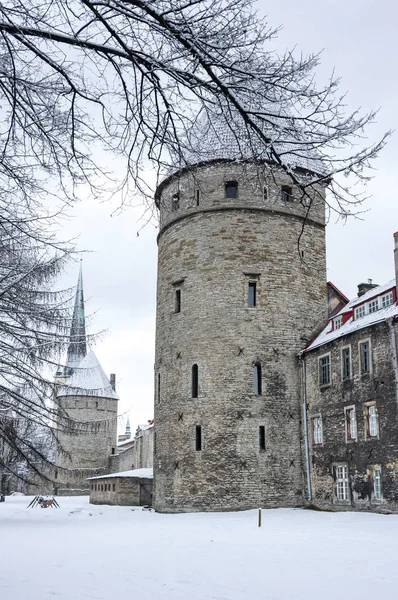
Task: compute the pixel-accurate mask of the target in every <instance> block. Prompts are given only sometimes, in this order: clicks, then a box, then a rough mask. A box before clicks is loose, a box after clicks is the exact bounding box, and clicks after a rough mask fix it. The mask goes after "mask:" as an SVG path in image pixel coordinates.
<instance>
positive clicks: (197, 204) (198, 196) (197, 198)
mask: <svg viewBox="0 0 398 600" xmlns="http://www.w3.org/2000/svg"><path fill="white" fill-rule="evenodd" d="M199 201H200V190H196V206H199Z"/></svg>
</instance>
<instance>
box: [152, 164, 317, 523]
mask: <svg viewBox="0 0 398 600" xmlns="http://www.w3.org/2000/svg"><path fill="white" fill-rule="evenodd" d="M278 177H279V176H278V175H277V174H273V175H272V178H270V179H269V184H268V188H267V197H266V198H264V194H263V189H262V182H259V180H258V172H257V170H254V171H253V172H251V171H250V168H249V167H247V166H246V167H243V166H242V165H222V164H221V165H210V166H209V165H208V166H207V167H203V168H200V169H198V172H197V173H195V177H193V176H192V173H191V172H188V173H185V174H182V175H181V177H179V178H178V185H179V187H180V195H179V203H180V204H179V208H178V210H173V209H170V210H169V207H170V201H173V196H174V194H175V193H176V192H175V191H174V190H175V185H176V179H174V180H171V181H170V182H169V183H168V184H167V185H165V186H164V187H163V188H162V190H161V197H160V198H159V205H160V220H161V230H160V234H159V240H158V243H159V258H158V289H157V329H156V359H155V423H156V441H155V453H154V468H155V508H156V509H157V510H159V511H171V512H173V511H184V510H186V511H188V510H227V509H232V510H234V509H246V508H253V507H256V506H297V505H300V504H301V503H302V502H303V465H302V458H301V433H300V390H299V376H298V366H297V353H298V352H299V351H300V350H301V349H303V348H304V347H305V345H306V343H307V342H308V341H309V339H310V338H311V336H312V335H313V333H314V331H315V328H316V327H317V326H319V322H320V321H322V320H323V319H324V318H325V317H326V311H327V294H326V266H325V232H324V204H323V200H322V201H321V200H319V199H318V198H317V201H316V202H315V203H314V208H313V211H312V212H311V211H310V212H311V218H308V217H307V220H306V221H305V226H303V225H304V212H305V207H304V206H303V205H301V204H300V203H299V200H298V199H297V197H295V198H293V199H292V200H291V201H289V202H283V201H282V199H281V194H280V190H281V186H282V185H283V184H284V183H285V178H284V177H280V178H279V179H278ZM232 180H235V181H237V182H238V197H237V198H235V199H230V198H225V182H226V181H232ZM195 185H196V186H197V187H198V188H199V190H200V194H199V205H196V204H195V206H192V203H193V200H192V198H195V195H194V194H193V193H192V192H193V191H194V186H195ZM319 194H320V197H321V196H322V198H323V190H320V192H319ZM184 202H186V206H185V204H184ZM189 202H191V204H190V205H189V206H188V203H189ZM195 202H196V201H195ZM299 238H300V240H301V243H300V249H299V250H298V240H299ZM253 282H254V283H255V285H256V306H255V307H250V306H249V305H248V286H249V283H253ZM177 290H179V300H180V306H179V308H180V310H179V312H177V311H176V291H177ZM256 364H260V365H261V383H262V390H261V393H256V391H255V389H254V370H255V365H256ZM193 365H197V367H198V394H197V398H193V397H192V396H193V394H192V368H193ZM257 391H258V390H257ZM198 427H200V428H201V429H200V433H201V449H200V450H198V449H197V435H198V429H197V428H198ZM260 427H261V428H263V430H262V431H263V438H264V447H263V448H262V447H260V446H261V444H260V440H259V438H260V435H261V434H260V431H261V430H260Z"/></svg>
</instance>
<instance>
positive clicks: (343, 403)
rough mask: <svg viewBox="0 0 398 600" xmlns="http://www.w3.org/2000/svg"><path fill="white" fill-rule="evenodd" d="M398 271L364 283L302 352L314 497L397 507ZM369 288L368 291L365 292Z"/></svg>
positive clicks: (320, 501)
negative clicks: (386, 278) (387, 277)
mask: <svg viewBox="0 0 398 600" xmlns="http://www.w3.org/2000/svg"><path fill="white" fill-rule="evenodd" d="M397 255H398V234H395V271H396V279H394V280H392V281H390V282H388V283H387V284H385V285H382V286H368V287H370V289H368V290H366V288H365V290H363V289H361V288H359V294H360V295H359V296H358V297H357V298H355V299H354V300H353V301H351V302H349V303H348V304H347V305H346V306H345V307H344V308H343V309H342V310H340V311H339V312H338V313H337V314H335V315H334V316H333V317H332V318H331V319H330V320H329V322H328V324H327V325H326V327H325V328H324V329H323V330H322V332H321V333H320V334H319V336H317V337H316V338H315V340H313V342H312V343H311V344H310V345H309V346H308V347H307V349H306V350H305V352H304V353H303V354H302V373H303V380H304V390H305V394H306V398H305V400H306V403H307V409H308V412H307V414H308V450H309V451H308V465H307V470H308V471H309V473H310V476H311V477H310V484H309V486H310V490H309V497H310V501H311V502H313V503H314V504H315V505H317V506H320V507H325V508H330V507H333V508H335V509H339V508H340V509H348V508H354V509H365V510H378V511H390V510H393V511H396V510H398V362H397V338H398V306H397V287H396V286H397V282H398V256H397ZM363 292H365V293H363Z"/></svg>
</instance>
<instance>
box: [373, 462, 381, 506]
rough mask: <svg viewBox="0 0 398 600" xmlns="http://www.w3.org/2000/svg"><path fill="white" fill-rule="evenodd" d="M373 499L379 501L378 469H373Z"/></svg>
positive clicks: (379, 473) (379, 477)
mask: <svg viewBox="0 0 398 600" xmlns="http://www.w3.org/2000/svg"><path fill="white" fill-rule="evenodd" d="M373 498H374V499H375V500H381V469H380V467H374V468H373Z"/></svg>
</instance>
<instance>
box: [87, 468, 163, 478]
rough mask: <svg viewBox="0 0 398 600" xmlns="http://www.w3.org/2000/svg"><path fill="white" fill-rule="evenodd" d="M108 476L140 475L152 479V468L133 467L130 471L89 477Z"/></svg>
mask: <svg viewBox="0 0 398 600" xmlns="http://www.w3.org/2000/svg"><path fill="white" fill-rule="evenodd" d="M109 477H140V478H142V479H153V468H152V467H148V468H146V469H133V470H132V471H121V472H120V473H109V475H98V476H97V477H89V478H88V479H89V481H90V480H92V479H109Z"/></svg>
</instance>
